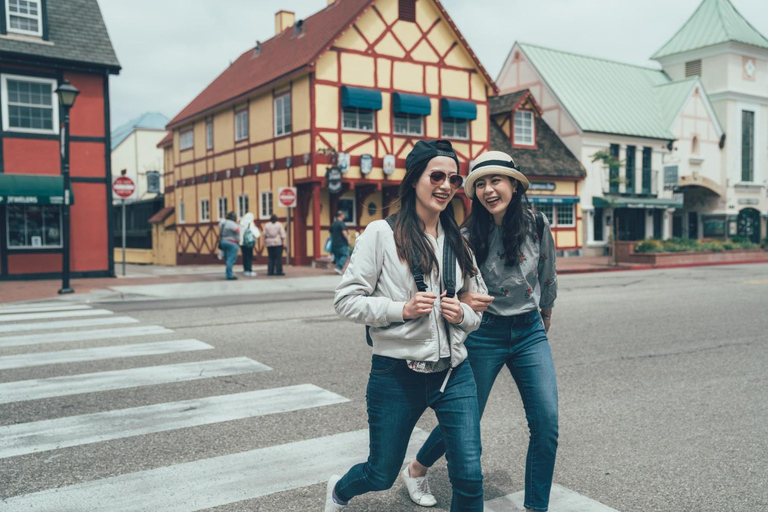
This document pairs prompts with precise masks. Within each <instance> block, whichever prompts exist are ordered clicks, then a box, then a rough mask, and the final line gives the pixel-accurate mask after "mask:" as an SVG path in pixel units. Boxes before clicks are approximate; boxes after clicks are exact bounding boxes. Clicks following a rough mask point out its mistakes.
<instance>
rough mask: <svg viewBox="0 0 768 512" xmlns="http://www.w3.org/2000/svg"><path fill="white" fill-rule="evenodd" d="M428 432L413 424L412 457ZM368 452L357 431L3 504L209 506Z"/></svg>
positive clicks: (304, 482) (318, 474)
mask: <svg viewBox="0 0 768 512" xmlns="http://www.w3.org/2000/svg"><path fill="white" fill-rule="evenodd" d="M426 438H427V433H426V432H424V431H422V430H419V429H416V430H414V433H413V435H412V436H411V441H410V444H409V447H408V455H407V456H406V460H409V459H410V458H411V457H413V455H414V454H415V453H416V451H417V450H418V448H419V447H420V446H421V444H422V443H423V442H424V441H425V440H426ZM367 455H368V430H358V431H355V432H347V433H344V434H336V435H333V436H328V437H320V438H316V439H309V440H306V441H298V442H295V443H289V444H284V445H280V446H272V447H269V448H261V449H258V450H252V451H248V452H243V453H236V454H234V455H224V456H221V457H214V458H210V459H203V460H199V461H194V462H187V463H184V464H177V465H175V466H168V467H162V468H157V469H152V470H149V471H141V472H138V473H130V474H126V475H120V476H116V477H111V478H105V479H102V480H94V481H91V482H86V483H82V484H76V485H72V486H69V487H62V488H59V489H50V490H45V491H41V492H37V493H33V494H28V495H26V496H18V497H14V498H9V499H7V500H6V501H5V502H4V503H3V504H4V506H5V508H4V510H7V511H8V512H15V511H25V512H36V511H50V510H56V511H57V512H83V511H85V510H121V511H146V510H162V511H163V512H187V511H192V510H203V509H207V508H213V507H217V506H221V505H227V504H229V503H235V502H238V501H243V500H249V499H254V498H258V497H260V496H266V495H269V494H274V493H276V492H283V491H288V490H291V489H296V488H299V487H306V486H308V485H314V484H318V483H320V482H324V481H325V480H326V479H328V477H329V476H330V475H332V474H334V473H336V474H343V473H344V472H345V471H346V470H348V469H349V468H350V467H351V466H352V465H353V464H356V463H358V462H362V461H364V460H365V458H366V456H367ZM318 506H319V505H318Z"/></svg>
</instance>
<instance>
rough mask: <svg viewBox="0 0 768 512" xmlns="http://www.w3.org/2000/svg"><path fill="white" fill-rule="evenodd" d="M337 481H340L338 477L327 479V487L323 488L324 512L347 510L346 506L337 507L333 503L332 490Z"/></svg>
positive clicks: (337, 505) (336, 504)
mask: <svg viewBox="0 0 768 512" xmlns="http://www.w3.org/2000/svg"><path fill="white" fill-rule="evenodd" d="M339 480H341V477H340V476H339V475H333V476H331V478H329V479H328V486H327V487H326V488H325V512H341V511H342V510H344V509H345V508H347V506H346V505H339V504H338V503H336V502H335V501H333V489H334V488H335V487H336V484H337V483H339Z"/></svg>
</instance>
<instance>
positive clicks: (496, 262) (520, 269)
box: [408, 151, 558, 511]
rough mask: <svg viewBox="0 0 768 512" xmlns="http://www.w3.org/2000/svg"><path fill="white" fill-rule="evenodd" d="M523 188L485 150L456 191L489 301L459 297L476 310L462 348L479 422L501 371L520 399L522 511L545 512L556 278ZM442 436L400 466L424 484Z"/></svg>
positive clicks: (545, 231) (551, 251)
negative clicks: (466, 202)
mask: <svg viewBox="0 0 768 512" xmlns="http://www.w3.org/2000/svg"><path fill="white" fill-rule="evenodd" d="M527 189H528V179H527V178H526V177H525V176H524V175H523V174H522V173H521V172H520V171H519V170H518V169H517V167H516V166H515V162H514V161H513V160H512V157H511V156H509V155H507V154H506V153H502V152H500V151H488V152H486V153H483V154H482V155H480V156H478V157H477V159H476V160H475V164H474V166H473V168H472V170H471V171H470V174H469V176H468V177H467V183H466V186H465V187H464V193H465V194H467V196H468V197H470V198H471V199H472V213H471V214H470V215H469V217H468V218H467V220H466V222H465V223H464V226H463V232H464V233H465V236H467V237H468V238H469V242H470V245H471V246H472V247H473V249H474V250H475V256H476V257H477V262H478V264H479V265H480V272H481V274H482V276H483V279H484V280H485V284H486V285H487V286H488V289H489V290H490V292H489V293H490V295H485V294H480V293H476V292H470V293H465V294H461V295H460V299H461V300H462V302H464V303H466V304H467V305H469V306H470V307H471V308H472V309H473V310H475V311H478V312H483V321H482V323H481V325H480V328H479V329H478V330H476V331H475V332H473V333H471V334H470V335H469V337H468V338H467V342H466V346H467V351H468V352H469V356H468V358H469V362H470V364H471V366H472V372H473V373H474V375H475V381H476V383H477V393H478V395H477V398H478V404H479V406H480V416H482V414H483V410H484V409H485V405H486V403H487V401H488V395H489V394H490V392H491V388H492V387H493V383H494V381H495V380H496V376H497V375H498V374H499V371H501V369H502V368H503V367H504V366H506V367H507V368H508V369H509V372H510V373H511V374H512V378H513V379H514V380H515V384H516V385H517V388H518V390H519V392H520V396H521V397H522V400H523V407H524V408H525V417H526V419H527V420H528V429H529V431H530V439H529V442H528V455H527V458H526V464H525V499H524V502H523V505H524V506H525V510H526V511H546V510H547V508H548V506H549V493H550V489H551V487H552V475H553V472H554V469H555V455H556V453H557V438H558V410H557V409H558V408H557V382H556V380H555V367H554V364H553V362H552V353H551V351H550V348H549V340H548V339H547V332H548V331H549V326H550V322H551V318H552V307H553V306H554V304H555V298H556V297H557V272H556V269H555V242H554V240H553V239H552V232H551V231H550V228H549V222H548V221H547V219H546V217H545V216H544V215H543V214H541V213H536V214H535V215H534V214H533V213H532V212H531V210H530V208H529V207H528V200H527V198H526V197H525V191H526V190H527ZM443 436H444V434H443V432H442V431H441V427H440V426H438V427H436V428H435V429H434V430H433V431H432V433H431V434H430V436H429V439H427V441H426V442H425V443H424V446H422V448H421V450H420V451H419V453H418V454H417V455H416V459H415V460H413V461H412V462H411V464H410V465H409V467H408V470H409V471H410V474H411V476H412V477H418V478H420V479H426V478H427V476H426V473H427V468H429V467H431V466H432V465H433V464H434V463H435V462H436V461H437V460H438V459H439V458H440V457H442V455H443V454H444V453H445V450H446V446H445V443H444V441H443ZM416 498H418V499H414V496H413V494H411V499H412V500H413V501H414V502H416V503H419V500H424V499H425V497H424V496H423V495H419V496H417V497H416ZM429 501H430V502H434V497H432V496H431V495H430V496H429Z"/></svg>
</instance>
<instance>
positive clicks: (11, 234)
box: [6, 204, 62, 249]
mask: <svg viewBox="0 0 768 512" xmlns="http://www.w3.org/2000/svg"><path fill="white" fill-rule="evenodd" d="M6 212H7V213H6V228H7V233H8V248H9V249H56V248H61V227H62V226H61V206H60V205H48V204H45V205H42V204H41V205H37V204H34V205H32V204H29V205H27V204H9V205H8V206H7V207H6Z"/></svg>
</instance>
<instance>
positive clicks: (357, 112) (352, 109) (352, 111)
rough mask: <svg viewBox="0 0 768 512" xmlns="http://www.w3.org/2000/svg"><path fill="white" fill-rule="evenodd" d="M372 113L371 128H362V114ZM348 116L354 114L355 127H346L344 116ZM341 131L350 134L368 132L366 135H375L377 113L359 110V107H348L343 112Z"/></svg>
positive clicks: (364, 109) (363, 109)
mask: <svg viewBox="0 0 768 512" xmlns="http://www.w3.org/2000/svg"><path fill="white" fill-rule="evenodd" d="M361 111H362V112H366V113H367V112H370V113H371V128H370V129H368V128H360V112H361ZM347 114H354V116H355V126H346V125H345V124H344V116H346V115H347ZM341 129H342V130H345V131H350V132H366V133H374V132H375V131H376V111H375V110H371V109H366V108H358V107H346V108H344V109H342V112H341Z"/></svg>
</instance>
